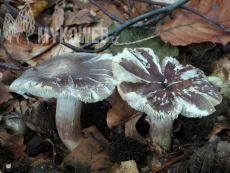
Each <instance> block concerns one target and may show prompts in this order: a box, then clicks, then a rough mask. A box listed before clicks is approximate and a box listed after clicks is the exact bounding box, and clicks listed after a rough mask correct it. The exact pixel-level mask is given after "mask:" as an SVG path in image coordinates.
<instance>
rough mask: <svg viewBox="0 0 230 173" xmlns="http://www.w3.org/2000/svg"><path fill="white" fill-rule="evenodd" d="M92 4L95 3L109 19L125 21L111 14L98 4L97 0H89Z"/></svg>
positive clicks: (119, 21)
mask: <svg viewBox="0 0 230 173" xmlns="http://www.w3.org/2000/svg"><path fill="white" fill-rule="evenodd" d="M89 1H90V2H91V3H92V4H94V5H96V6H97V7H98V8H99V9H100V10H101V11H102V12H103V13H105V14H106V15H107V16H108V17H109V18H110V19H112V20H115V21H117V22H118V23H121V24H123V23H125V21H123V20H122V19H120V18H119V17H117V16H115V15H113V14H112V13H110V12H108V11H107V10H106V9H105V8H103V7H102V6H101V4H99V3H98V2H96V1H95V0H89Z"/></svg>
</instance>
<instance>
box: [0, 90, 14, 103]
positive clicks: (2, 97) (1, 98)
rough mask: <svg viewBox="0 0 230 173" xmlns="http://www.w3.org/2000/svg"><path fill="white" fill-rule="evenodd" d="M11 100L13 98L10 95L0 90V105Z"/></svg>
mask: <svg viewBox="0 0 230 173" xmlns="http://www.w3.org/2000/svg"><path fill="white" fill-rule="evenodd" d="M12 98H13V96H12V95H11V94H10V93H8V92H7V91H5V90H3V89H1V88H0V105H1V104H2V103H4V102H7V101H8V100H9V99H12Z"/></svg>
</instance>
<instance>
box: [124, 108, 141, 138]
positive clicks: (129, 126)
mask: <svg viewBox="0 0 230 173" xmlns="http://www.w3.org/2000/svg"><path fill="white" fill-rule="evenodd" d="M141 116H142V112H137V113H136V114H134V115H133V116H132V118H131V119H130V120H129V121H127V122H126V123H125V136H130V137H132V138H138V139H140V140H142V141H145V138H144V137H142V136H141V135H140V134H139V133H138V132H137V129H136V124H137V121H138V120H139V118H140V117H141Z"/></svg>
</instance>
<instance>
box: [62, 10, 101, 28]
mask: <svg viewBox="0 0 230 173" xmlns="http://www.w3.org/2000/svg"><path fill="white" fill-rule="evenodd" d="M97 22H98V19H97V18H95V17H94V16H92V15H91V14H90V12H89V10H87V9H83V10H81V11H79V12H78V13H77V14H76V13H73V12H71V11H67V12H65V20H64V25H65V26H70V25H74V24H76V25H81V26H82V25H83V26H88V25H90V24H93V23H97Z"/></svg>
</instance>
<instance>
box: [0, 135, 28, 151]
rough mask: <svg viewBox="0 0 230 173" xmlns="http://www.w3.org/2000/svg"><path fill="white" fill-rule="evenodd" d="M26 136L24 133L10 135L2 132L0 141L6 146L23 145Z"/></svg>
mask: <svg viewBox="0 0 230 173" xmlns="http://www.w3.org/2000/svg"><path fill="white" fill-rule="evenodd" d="M23 141H24V138H23V136H22V135H19V134H18V135H10V134H6V133H1V132H0V143H1V145H2V146H4V147H10V146H15V145H23Z"/></svg>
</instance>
